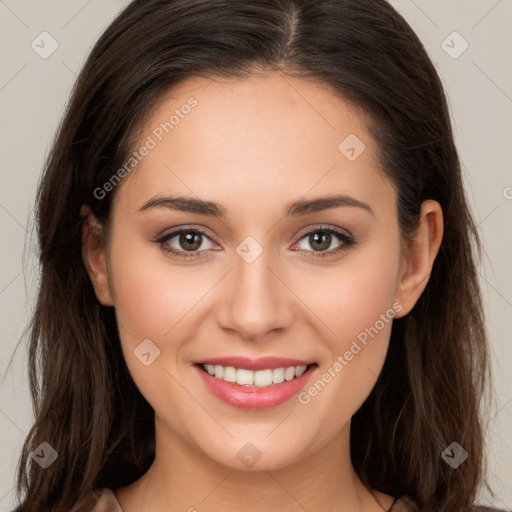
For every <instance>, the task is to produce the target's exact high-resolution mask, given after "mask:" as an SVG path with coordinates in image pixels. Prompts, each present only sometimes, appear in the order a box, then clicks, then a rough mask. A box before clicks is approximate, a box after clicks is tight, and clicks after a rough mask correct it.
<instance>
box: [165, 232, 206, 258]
mask: <svg viewBox="0 0 512 512" xmlns="http://www.w3.org/2000/svg"><path fill="white" fill-rule="evenodd" d="M156 243H158V244H159V245H160V247H161V249H162V250H163V251H165V252H168V253H171V254H173V255H175V256H178V257H182V258H195V257H202V256H206V254H203V253H207V252H208V249H211V247H212V245H213V243H212V241H211V240H210V237H209V236H208V235H207V234H206V233H203V232H202V231H200V230H198V229H190V228H182V229H177V230H175V231H173V232H172V233H169V234H168V235H164V236H162V237H160V238H159V239H158V240H156ZM208 243H209V244H210V245H208Z"/></svg>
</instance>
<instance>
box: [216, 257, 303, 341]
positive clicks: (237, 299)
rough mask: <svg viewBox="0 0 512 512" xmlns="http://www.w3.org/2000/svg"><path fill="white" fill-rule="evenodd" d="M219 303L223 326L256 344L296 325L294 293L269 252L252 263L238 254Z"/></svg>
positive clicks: (219, 317) (218, 314) (218, 313)
mask: <svg viewBox="0 0 512 512" xmlns="http://www.w3.org/2000/svg"><path fill="white" fill-rule="evenodd" d="M233 258H234V269H233V270H232V271H231V272H230V273H229V275H228V276H226V279H225V280H224V281H225V282H224V284H223V286H222V290H221V292H220V293H221V296H220V297H219V301H218V303H217V321H218V323H219V326H220V327H221V328H223V329H225V330H228V331H234V332H236V333H237V334H238V335H239V336H240V337H243V338H245V339H248V340H251V341H255V340H258V339H263V338H266V337H268V335H269V334H270V333H273V334H275V333H276V332H279V331H284V330H286V329H287V328H289V327H290V326H291V324H292V322H293V297H294V295H293V293H292V292H291V290H290V289H289V288H288V287H287V285H286V279H283V277H282V276H279V273H280V272H279V270H278V269H276V268H275V265H272V263H271V261H269V257H268V252H267V251H263V253H262V254H261V255H260V256H259V257H258V258H257V259H256V260H255V261H253V262H252V263H247V262H246V261H244V259H243V258H241V257H239V256H238V255H237V254H235V255H234V257H233Z"/></svg>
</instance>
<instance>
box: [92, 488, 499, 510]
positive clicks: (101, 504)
mask: <svg viewBox="0 0 512 512" xmlns="http://www.w3.org/2000/svg"><path fill="white" fill-rule="evenodd" d="M96 494H97V496H98V497H99V501H98V503H97V504H96V506H95V507H94V509H93V510H92V512H123V509H122V508H121V505H119V502H118V501H117V498H116V495H115V494H114V492H113V491H112V490H111V489H107V488H105V489H103V490H97V491H96ZM468 510H469V511H474V512H487V511H488V512H493V511H495V512H500V510H498V509H495V508H488V507H484V506H481V505H480V506H479V505H473V506H472V507H470V508H469V509H468ZM388 512H421V511H420V509H419V508H418V506H417V505H416V503H415V502H414V501H413V500H412V499H411V498H409V497H408V496H401V497H400V498H397V499H396V500H395V501H394V503H393V505H391V508H390V509H389V510H388ZM501 512H507V511H504V510H503V511H501Z"/></svg>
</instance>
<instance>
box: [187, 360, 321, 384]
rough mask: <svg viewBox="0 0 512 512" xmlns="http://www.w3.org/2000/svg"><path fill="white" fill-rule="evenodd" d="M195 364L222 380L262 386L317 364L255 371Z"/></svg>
mask: <svg viewBox="0 0 512 512" xmlns="http://www.w3.org/2000/svg"><path fill="white" fill-rule="evenodd" d="M197 366H198V367H199V368H200V369H201V370H202V371H203V372H206V373H208V375H210V376H212V377H214V378H216V379H219V380H223V381H224V382H231V383H234V384H238V385H239V386H247V387H256V388H263V387H270V386H277V385H279V384H282V383H283V382H289V381H291V380H294V379H298V378H299V377H300V376H301V375H303V374H304V373H306V372H307V371H308V370H310V369H311V368H312V367H314V366H318V365H317V364H316V363H311V364H308V365H297V366H281V367H278V368H266V369H263V370H257V371H254V370H249V369H246V368H236V367H234V366H222V365H219V364H216V365H214V364H206V363H197Z"/></svg>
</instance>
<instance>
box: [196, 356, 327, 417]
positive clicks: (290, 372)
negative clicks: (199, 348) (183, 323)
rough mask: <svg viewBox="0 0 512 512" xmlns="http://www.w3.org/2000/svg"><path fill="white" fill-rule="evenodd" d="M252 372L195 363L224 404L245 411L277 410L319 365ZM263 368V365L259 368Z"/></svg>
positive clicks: (297, 391)
mask: <svg viewBox="0 0 512 512" xmlns="http://www.w3.org/2000/svg"><path fill="white" fill-rule="evenodd" d="M275 364H277V363H274V364H273V366H274V368H262V369H258V370H251V369H248V368H240V367H237V366H223V365H220V364H215V365H214V364H211V362H210V363H195V364H194V365H193V366H194V367H195V368H196V370H197V372H198V373H199V375H200V377H201V380H202V381H203V382H204V384H205V385H206V387H207V389H208V390H209V391H210V392H211V393H212V394H213V395H214V396H216V397H217V398H219V399H220V400H222V401H223V402H224V403H226V404H228V405H231V406H234V407H239V408H245V409H249V408H250V409H267V408H270V407H276V406H278V405H280V404H282V403H284V402H286V401H287V400H289V399H290V398H292V397H293V396H295V395H296V394H298V393H299V391H300V390H301V389H302V388H303V387H304V386H305V385H306V382H307V381H308V380H309V379H310V377H311V376H312V375H313V374H314V373H315V370H316V368H317V367H318V364H317V363H309V364H305V365H303V364H302V365H290V366H277V367H276V366H275ZM260 366H261V365H260Z"/></svg>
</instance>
